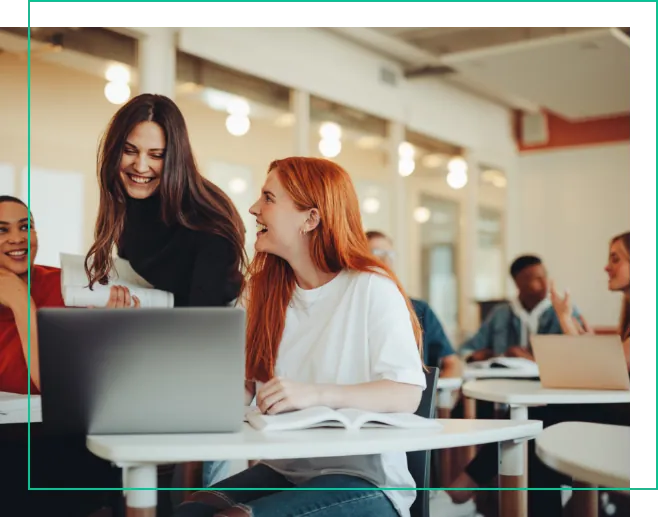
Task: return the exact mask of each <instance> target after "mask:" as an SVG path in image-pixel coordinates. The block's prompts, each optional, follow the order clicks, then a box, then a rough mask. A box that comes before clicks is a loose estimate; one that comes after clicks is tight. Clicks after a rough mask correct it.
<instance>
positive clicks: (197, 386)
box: [37, 308, 245, 434]
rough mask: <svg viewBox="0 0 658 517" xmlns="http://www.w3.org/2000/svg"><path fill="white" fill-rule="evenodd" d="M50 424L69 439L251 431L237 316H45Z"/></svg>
mask: <svg viewBox="0 0 658 517" xmlns="http://www.w3.org/2000/svg"><path fill="white" fill-rule="evenodd" d="M37 322H38V329H39V362H40V369H41V392H42V410H43V425H44V427H45V428H47V429H49V430H50V431H52V432H55V433H66V434H69V433H70V434H153V433H222V432H236V431H239V430H240V429H241V427H242V421H243V413H244V378H245V375H244V374H245V354H244V348H245V313H244V311H243V310H242V309H238V308H189V309H182V308H181V309H137V310H134V309H40V310H39V311H38V313H37Z"/></svg>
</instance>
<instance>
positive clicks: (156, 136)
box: [119, 122, 166, 199]
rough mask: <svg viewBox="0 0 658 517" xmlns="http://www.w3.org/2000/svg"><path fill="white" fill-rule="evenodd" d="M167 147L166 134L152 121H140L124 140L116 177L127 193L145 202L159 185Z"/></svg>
mask: <svg viewBox="0 0 658 517" xmlns="http://www.w3.org/2000/svg"><path fill="white" fill-rule="evenodd" d="M165 148H166V139H165V134H164V131H163V130H162V128H161V127H160V126H159V125H158V124H156V123H155V122H141V123H139V124H137V125H136V126H135V128H134V129H133V130H132V131H131V132H130V134H129V135H128V138H127V139H126V145H125V146H124V149H123V154H122V155H121V165H120V171H119V174H120V175H121V183H122V184H123V186H124V188H125V189H126V193H127V194H128V195H129V196H130V197H132V198H134V199H146V198H147V197H150V196H152V195H153V193H154V192H155V191H156V190H157V188H158V186H159V185H160V180H161V177H162V170H163V165H164V154H165Z"/></svg>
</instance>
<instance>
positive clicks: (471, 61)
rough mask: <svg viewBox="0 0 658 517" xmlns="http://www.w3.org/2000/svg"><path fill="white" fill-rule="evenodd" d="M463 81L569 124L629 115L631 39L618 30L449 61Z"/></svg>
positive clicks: (449, 58) (557, 38)
mask: <svg viewBox="0 0 658 517" xmlns="http://www.w3.org/2000/svg"><path fill="white" fill-rule="evenodd" d="M442 62H443V63H444V64H447V65H449V66H450V67H452V68H454V69H455V70H456V71H457V72H458V73H459V75H460V79H459V80H460V81H465V82H470V83H472V84H476V85H482V86H485V87H487V88H490V89H492V90H496V91H500V92H504V93H505V94H507V95H512V96H514V97H518V98H521V99H525V100H527V101H530V102H534V103H536V104H538V105H540V106H542V107H544V108H547V109H549V110H551V111H553V112H555V113H558V114H559V115H562V116H563V117H565V118H568V119H586V118H593V117H602V116H609V115H616V114H620V113H626V112H629V111H630V39H629V38H628V37H627V36H626V35H625V34H623V33H622V32H620V31H619V30H617V29H602V30H598V31H588V32H582V33H577V34H567V35H560V36H553V37H550V38H546V39H540V40H533V41H530V42H525V43H512V44H508V45H501V46H497V47H494V48H488V49H483V50H474V51H470V52H460V53H454V54H450V55H447V56H445V57H444V58H443V59H442Z"/></svg>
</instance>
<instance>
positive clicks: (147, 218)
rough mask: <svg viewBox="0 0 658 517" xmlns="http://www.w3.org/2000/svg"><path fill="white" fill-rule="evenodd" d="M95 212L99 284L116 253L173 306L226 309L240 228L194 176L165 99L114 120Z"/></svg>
mask: <svg viewBox="0 0 658 517" xmlns="http://www.w3.org/2000/svg"><path fill="white" fill-rule="evenodd" d="M98 176H99V183H100V207H99V211H98V216H97V219H96V232H95V242H94V244H93V245H92V247H91V249H90V250H89V253H88V255H87V274H88V277H89V281H90V283H95V282H99V281H100V282H101V283H102V282H103V281H104V280H105V278H106V277H107V275H108V273H109V272H110V270H111V268H112V251H113V248H114V246H116V247H117V249H118V255H119V256H120V257H122V258H125V259H127V260H128V261H129V262H130V264H131V266H132V267H133V269H134V270H135V271H136V272H137V273H139V274H140V275H141V276H142V277H143V278H145V279H146V280H147V281H148V282H149V283H151V284H152V285H153V286H154V287H155V288H156V289H161V290H164V291H169V292H171V293H173V294H174V303H175V306H177V307H208V306H224V305H227V304H229V303H230V302H231V301H232V300H235V299H236V298H237V296H238V293H239V292H240V289H241V288H242V284H243V280H244V276H243V271H244V266H245V265H246V264H245V263H246V255H245V251H244V234H245V230H244V225H243V223H242V220H241V218H240V216H239V215H238V212H237V210H236V208H235V206H234V205H233V203H232V202H231V200H230V199H229V198H228V196H227V195H226V194H225V193H224V192H222V191H221V190H220V189H219V188H217V187H216V186H214V185H213V184H212V183H211V182H210V181H208V180H207V179H205V178H203V177H202V176H201V174H200V173H199V170H198V168H197V165H196V162H195V160H194V156H193V154H192V148H191V145H190V140H189V136H188V132H187V127H186V125H185V120H184V118H183V115H182V113H181V112H180V110H179V109H178V107H177V106H176V104H174V102H172V101H171V100H170V99H168V98H167V97H164V96H161V95H151V94H143V95H139V96H137V97H135V98H133V99H132V100H130V101H129V102H128V103H126V104H125V105H124V106H122V107H121V109H119V111H118V112H117V113H116V114H115V115H114V117H113V118H112V120H111V121H110V124H109V126H108V128H107V131H106V133H105V135H104V138H103V140H102V142H101V144H100V147H99V150H98Z"/></svg>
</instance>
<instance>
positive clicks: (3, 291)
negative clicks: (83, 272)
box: [0, 196, 129, 393]
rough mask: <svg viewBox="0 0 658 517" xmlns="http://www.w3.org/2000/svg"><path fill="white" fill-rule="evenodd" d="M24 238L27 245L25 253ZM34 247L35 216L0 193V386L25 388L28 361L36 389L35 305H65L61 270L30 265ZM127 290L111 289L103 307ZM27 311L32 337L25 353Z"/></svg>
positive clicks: (118, 301) (117, 302)
mask: <svg viewBox="0 0 658 517" xmlns="http://www.w3.org/2000/svg"><path fill="white" fill-rule="evenodd" d="M28 220H29V223H30V224H29V230H28ZM28 242H29V245H30V248H31V251H30V256H29V257H28V252H27V249H28ZM38 249H39V241H38V239H37V232H36V229H35V227H34V220H32V218H31V215H30V214H29V213H28V210H27V206H25V204H24V203H23V202H22V201H21V200H20V199H17V198H15V197H12V196H0V391H8V392H11V393H27V383H28V378H27V375H28V373H27V372H28V369H27V364H28V361H30V363H29V364H30V376H31V379H30V383H31V388H30V392H31V393H39V388H40V381H39V356H38V353H37V351H38V347H37V342H38V341H37V339H38V337H37V317H36V313H37V309H39V308H41V307H64V300H62V289H61V271H60V270H59V269H58V268H54V267H48V266H35V265H34V258H35V256H36V254H37V251H38ZM28 271H31V279H30V280H31V284H32V286H31V292H30V293H29V295H28V287H27V280H28ZM127 292H128V290H127V289H116V288H115V289H113V292H112V296H111V299H110V303H109V304H108V306H113V307H123V306H128V305H129V303H128V302H127V301H126V300H125V297H126V294H127ZM28 297H29V298H30V303H29V306H28ZM28 314H29V327H30V336H31V338H32V339H31V345H30V352H31V354H29V356H28V347H27V337H28Z"/></svg>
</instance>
